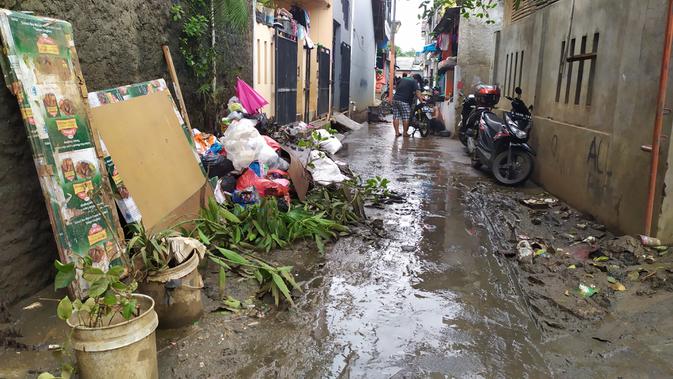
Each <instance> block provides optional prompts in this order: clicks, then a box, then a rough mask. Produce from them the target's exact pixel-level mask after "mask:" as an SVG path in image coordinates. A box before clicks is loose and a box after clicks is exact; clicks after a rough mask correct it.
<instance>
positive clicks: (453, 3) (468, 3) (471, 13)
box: [418, 0, 544, 24]
mask: <svg viewBox="0 0 673 379" xmlns="http://www.w3.org/2000/svg"><path fill="white" fill-rule="evenodd" d="M522 1H524V0H514V8H515V9H518V8H519V7H520V6H521V3H522ZM532 1H536V2H539V1H544V0H532ZM498 2H499V0H423V1H422V2H421V4H420V6H419V9H420V11H421V12H420V14H419V15H418V18H419V19H421V20H426V19H429V18H430V17H432V15H434V14H435V12H436V11H438V10H443V9H446V8H449V7H460V13H461V14H462V15H463V17H465V18H469V17H476V18H480V19H484V20H485V21H486V23H487V24H493V23H495V21H493V20H492V19H491V17H490V13H489V12H490V11H491V10H493V9H494V8H495V7H497V6H498Z"/></svg>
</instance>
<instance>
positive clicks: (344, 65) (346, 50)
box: [339, 42, 351, 111]
mask: <svg viewBox="0 0 673 379" xmlns="http://www.w3.org/2000/svg"><path fill="white" fill-rule="evenodd" d="M350 83H351V47H350V45H349V44H347V43H345V42H342V43H341V75H340V76H339V110H341V111H345V110H346V109H348V99H349V98H350Z"/></svg>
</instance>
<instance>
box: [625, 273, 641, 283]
mask: <svg viewBox="0 0 673 379" xmlns="http://www.w3.org/2000/svg"><path fill="white" fill-rule="evenodd" d="M626 277H627V278H629V280H630V281H632V282H635V281H636V280H638V279H639V278H640V272H638V270H635V271H629V273H628V274H626Z"/></svg>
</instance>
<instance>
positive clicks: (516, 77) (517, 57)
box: [501, 50, 525, 96]
mask: <svg viewBox="0 0 673 379" xmlns="http://www.w3.org/2000/svg"><path fill="white" fill-rule="evenodd" d="M524 56H525V54H524V50H520V51H515V52H510V53H508V54H507V55H505V78H504V79H505V80H504V84H503V86H502V88H501V91H502V92H503V94H504V95H506V96H514V89H515V88H516V87H521V78H522V77H523V63H524V60H523V59H524Z"/></svg>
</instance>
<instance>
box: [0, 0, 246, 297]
mask: <svg viewBox="0 0 673 379" xmlns="http://www.w3.org/2000/svg"><path fill="white" fill-rule="evenodd" d="M172 4H173V2H172V1H171V0H116V1H104V0H92V1H90V0H23V1H22V0H0V8H7V9H13V10H25V11H33V12H34V14H36V15H43V16H49V17H55V18H59V19H63V20H67V21H69V22H71V23H72V24H73V29H74V37H75V44H76V47H77V51H78V53H79V56H80V63H81V66H82V71H83V73H84V78H85V79H86V82H87V87H88V88H89V90H90V91H95V90H101V89H104V88H109V87H114V86H119V85H124V84H131V83H135V82H140V81H146V80H151V79H155V78H160V77H162V78H165V79H166V80H167V81H169V82H170V80H169V79H170V76H169V75H168V72H167V70H166V64H165V61H164V58H163V53H162V50H161V46H162V45H163V44H169V46H170V47H171V51H172V53H173V60H174V62H175V65H176V68H177V71H178V77H179V79H180V81H181V83H180V84H181V87H182V90H183V94H184V96H185V100H186V102H187V108H188V111H189V113H190V118H191V121H192V124H193V126H194V127H199V128H202V127H203V124H202V123H203V122H204V121H203V120H204V117H203V112H202V109H203V104H202V101H201V99H200V97H199V96H198V95H197V94H196V88H195V85H194V84H193V83H195V81H194V80H193V78H192V76H191V74H190V73H189V72H187V70H186V69H185V65H184V63H183V60H182V59H181V57H180V55H179V52H178V48H177V43H178V38H179V29H178V25H176V24H175V23H173V22H172V21H171V20H170V17H169V11H170V7H171V5H172ZM250 33H251V31H250V30H248V32H246V33H243V34H240V33H237V34H232V33H231V31H229V30H224V31H222V32H221V33H219V36H218V37H219V41H220V44H219V45H218V49H217V50H218V53H219V54H218V69H219V75H218V85H219V86H220V87H221V88H225V89H226V90H225V97H228V96H229V95H231V94H232V93H233V90H232V89H233V83H234V80H235V79H236V75H239V76H240V77H241V78H242V79H244V80H246V81H248V82H251V78H252V72H251V70H252V47H251V37H250ZM0 180H1V183H2V184H1V185H0V203H2V207H0V229H1V230H2V231H1V232H0V244H1V246H2V249H0V303H3V302H10V303H11V302H13V301H15V300H17V299H20V298H22V297H25V296H27V295H30V294H32V293H34V292H35V291H37V290H39V289H41V288H43V287H44V286H45V285H47V284H48V283H49V282H50V281H51V278H52V276H53V266H52V262H53V260H54V258H56V248H55V243H54V241H53V237H52V232H51V226H50V223H49V219H48V216H47V211H46V207H45V203H44V200H43V197H42V191H41V190H40V186H39V183H38V180H37V175H36V172H35V167H34V165H33V161H32V152H31V149H30V146H29V144H28V140H27V138H26V135H25V131H24V127H23V124H22V122H21V119H20V116H19V110H18V107H17V105H16V99H15V98H14V97H13V96H12V95H11V94H10V93H9V91H8V90H7V87H6V85H5V83H4V82H3V80H2V76H0Z"/></svg>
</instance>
